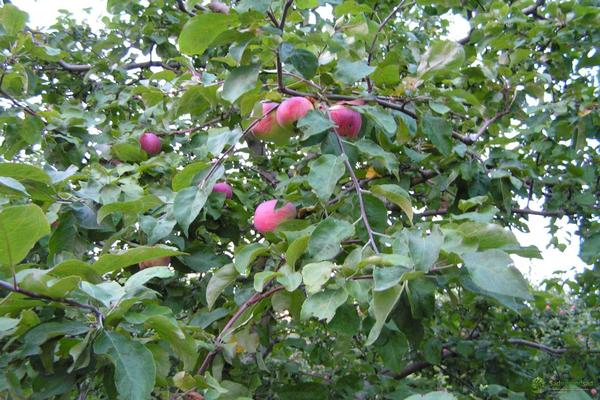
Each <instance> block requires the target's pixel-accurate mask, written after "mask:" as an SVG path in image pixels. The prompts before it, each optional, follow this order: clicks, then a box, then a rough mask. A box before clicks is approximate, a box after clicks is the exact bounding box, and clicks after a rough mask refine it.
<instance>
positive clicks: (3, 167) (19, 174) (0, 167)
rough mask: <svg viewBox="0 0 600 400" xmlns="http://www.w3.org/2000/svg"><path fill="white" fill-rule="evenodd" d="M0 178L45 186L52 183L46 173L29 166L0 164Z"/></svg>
mask: <svg viewBox="0 0 600 400" xmlns="http://www.w3.org/2000/svg"><path fill="white" fill-rule="evenodd" d="M0 176H7V177H9V178H14V179H16V180H18V181H24V180H30V181H36V182H42V183H45V184H47V185H49V184H51V183H52V181H51V179H50V177H49V176H48V174H47V173H46V171H44V170H43V169H41V168H38V167H36V166H34V165H29V164H17V163H0Z"/></svg>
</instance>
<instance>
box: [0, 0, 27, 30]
mask: <svg viewBox="0 0 600 400" xmlns="http://www.w3.org/2000/svg"><path fill="white" fill-rule="evenodd" d="M27 19H28V15H27V13H26V12H23V11H21V10H19V9H18V8H17V7H15V6H13V5H12V4H7V3H5V4H4V6H2V8H0V22H1V23H2V26H3V27H4V30H5V31H6V33H8V34H9V35H16V34H17V33H19V32H21V31H22V30H23V29H24V28H25V24H26V23H27Z"/></svg>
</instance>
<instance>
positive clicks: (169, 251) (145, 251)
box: [92, 246, 183, 274]
mask: <svg viewBox="0 0 600 400" xmlns="http://www.w3.org/2000/svg"><path fill="white" fill-rule="evenodd" d="M181 254H183V253H182V252H180V251H177V250H176V249H173V248H170V247H162V246H154V247H150V246H140V247H135V248H133V249H129V250H125V251H123V252H121V253H119V254H104V255H102V256H100V258H99V259H98V261H96V262H95V263H94V264H93V265H92V269H93V270H94V271H95V272H97V273H99V274H107V273H109V272H115V271H118V270H121V269H123V268H125V267H128V266H130V265H133V264H137V263H140V262H142V261H147V260H152V259H155V258H159V257H166V256H178V255H181Z"/></svg>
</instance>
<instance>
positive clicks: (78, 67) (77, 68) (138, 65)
mask: <svg viewBox="0 0 600 400" xmlns="http://www.w3.org/2000/svg"><path fill="white" fill-rule="evenodd" d="M58 65H60V66H61V67H62V68H63V69H66V70H67V71H69V72H87V71H89V70H91V69H92V68H93V65H92V64H71V63H68V62H66V61H63V60H59V61H58ZM150 67H162V68H164V69H168V70H170V71H173V72H178V69H177V68H179V67H180V64H179V63H171V64H167V63H165V62H163V61H144V62H133V63H128V64H123V65H121V66H120V67H119V68H122V69H124V70H127V71H129V70H132V69H145V68H150Z"/></svg>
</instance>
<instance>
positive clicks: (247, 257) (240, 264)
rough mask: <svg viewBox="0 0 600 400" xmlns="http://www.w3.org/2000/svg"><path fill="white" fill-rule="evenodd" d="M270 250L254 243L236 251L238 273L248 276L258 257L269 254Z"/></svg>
mask: <svg viewBox="0 0 600 400" xmlns="http://www.w3.org/2000/svg"><path fill="white" fill-rule="evenodd" d="M268 252H269V249H268V248H267V247H265V246H263V245H262V244H260V243H252V244H249V245H246V246H242V247H238V248H236V249H235V256H234V259H233V260H234V261H233V263H234V265H235V269H236V271H237V272H239V273H240V274H241V275H244V276H248V274H249V273H250V267H251V264H252V262H253V261H254V260H256V258H257V257H258V256H262V255H263V254H267V253H268Z"/></svg>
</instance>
